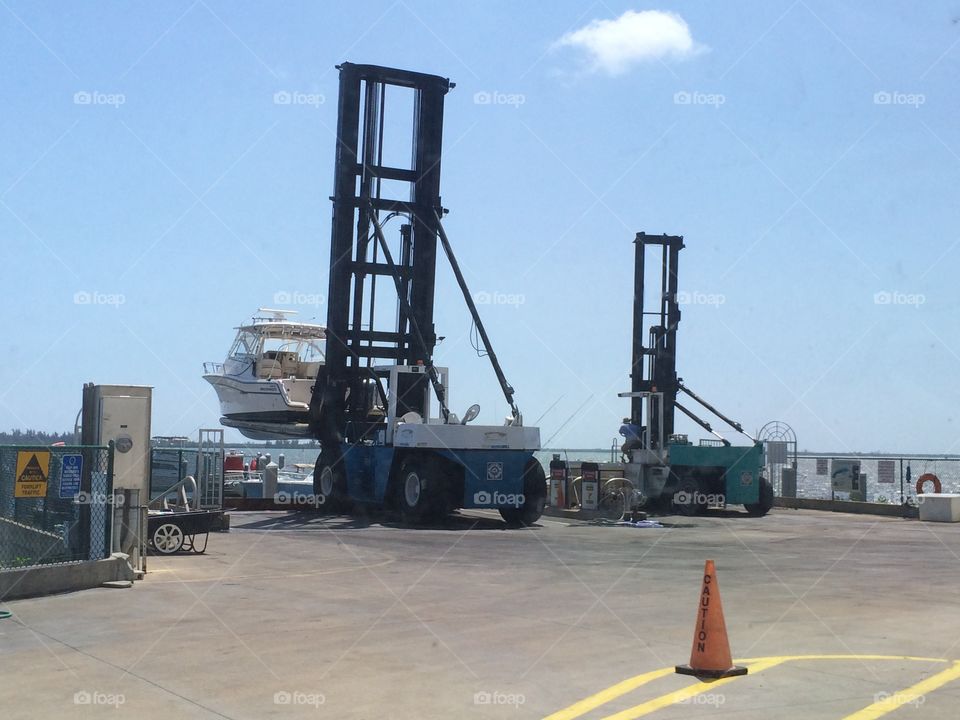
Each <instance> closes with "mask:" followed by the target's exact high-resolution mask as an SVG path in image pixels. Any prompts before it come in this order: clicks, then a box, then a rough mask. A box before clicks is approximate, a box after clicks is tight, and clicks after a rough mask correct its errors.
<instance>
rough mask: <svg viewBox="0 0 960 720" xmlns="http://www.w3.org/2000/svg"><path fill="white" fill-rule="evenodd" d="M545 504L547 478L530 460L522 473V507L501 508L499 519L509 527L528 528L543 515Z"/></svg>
mask: <svg viewBox="0 0 960 720" xmlns="http://www.w3.org/2000/svg"><path fill="white" fill-rule="evenodd" d="M546 504H547V476H546V474H544V472H543V466H542V465H541V464H540V463H539V462H538V461H537V460H530V462H528V463H527V468H526V470H524V472H523V505H521V506H520V507H518V508H501V509H500V517H502V518H503V520H504V522H505V523H507V525H508V526H509V527H529V526H531V525H533V524H534V523H535V522H536V521H537V520H539V519H540V516H541V515H543V508H544V506H545V505H546Z"/></svg>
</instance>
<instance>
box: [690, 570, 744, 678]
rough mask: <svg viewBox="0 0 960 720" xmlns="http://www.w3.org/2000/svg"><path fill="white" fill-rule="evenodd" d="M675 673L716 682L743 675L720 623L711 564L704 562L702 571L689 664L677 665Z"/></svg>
mask: <svg viewBox="0 0 960 720" xmlns="http://www.w3.org/2000/svg"><path fill="white" fill-rule="evenodd" d="M676 669H677V672H678V673H681V674H683V675H695V676H696V677H699V678H710V679H714V680H715V679H718V678H725V677H731V676H733V675H746V674H747V669H746V668H745V667H740V666H738V665H734V664H733V659H732V657H731V655H730V641H729V639H728V638H727V626H726V623H725V622H724V619H723V604H722V603H721V602H720V586H719V585H718V584H717V570H716V567H714V563H713V560H707V563H706V565H705V566H704V568H703V587H702V588H701V590H700V602H699V604H698V605H697V622H696V625H695V627H694V631H693V649H692V650H691V651H690V664H689V665H677V668H676Z"/></svg>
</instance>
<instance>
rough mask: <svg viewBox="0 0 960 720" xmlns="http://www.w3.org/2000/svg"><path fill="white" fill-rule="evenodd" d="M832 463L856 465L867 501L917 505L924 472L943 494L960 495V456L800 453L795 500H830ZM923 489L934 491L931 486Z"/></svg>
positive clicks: (831, 493) (831, 492)
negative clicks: (919, 481) (857, 464)
mask: <svg viewBox="0 0 960 720" xmlns="http://www.w3.org/2000/svg"><path fill="white" fill-rule="evenodd" d="M834 460H847V461H851V462H856V463H859V465H860V478H859V479H860V481H861V482H862V483H863V488H864V492H865V495H866V497H865V500H866V501H867V502H879V503H893V504H898V505H899V504H903V503H904V502H906V503H916V496H917V490H916V485H917V480H918V479H919V478H920V476H921V475H925V474H927V473H931V474H933V475H935V476H936V477H937V478H938V479H939V480H940V484H941V487H942V491H943V492H945V493H957V492H960V457H939V458H938V457H931V456H929V455H927V456H924V455H842V454H841V455H831V454H824V453H799V455H798V457H797V497H801V498H818V499H822V500H830V499H831V498H832V497H833V487H832V482H831V472H832V467H833V461H834ZM925 489H926V492H933V486H932V485H931V484H927V486H926V488H925Z"/></svg>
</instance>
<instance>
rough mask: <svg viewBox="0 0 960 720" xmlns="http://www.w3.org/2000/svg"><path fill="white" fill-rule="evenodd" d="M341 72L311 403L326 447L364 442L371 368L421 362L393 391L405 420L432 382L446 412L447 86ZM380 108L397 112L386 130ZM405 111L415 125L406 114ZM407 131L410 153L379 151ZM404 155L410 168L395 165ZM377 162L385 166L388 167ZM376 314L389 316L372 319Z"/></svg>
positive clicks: (376, 389)
mask: <svg viewBox="0 0 960 720" xmlns="http://www.w3.org/2000/svg"><path fill="white" fill-rule="evenodd" d="M337 68H338V70H339V71H340V92H339V107H338V120H337V149H336V161H335V176H334V194H333V197H332V198H331V200H332V201H333V223H332V232H331V240H330V267H329V273H330V280H329V290H328V293H327V329H326V332H327V350H326V361H325V363H324V365H323V367H322V370H321V372H320V374H319V375H318V377H317V382H316V384H315V386H314V388H313V393H312V397H311V402H310V424H311V431H312V433H313V434H314V436H315V437H317V438H318V439H319V440H321V442H325V443H336V442H341V441H344V440H346V441H347V442H354V441H357V440H360V439H362V438H364V437H367V436H368V435H369V433H370V432H371V431H372V428H374V427H376V426H377V423H378V422H382V418H379V419H378V418H377V417H375V415H376V411H377V408H378V407H385V405H386V398H385V397H383V386H382V383H381V377H378V373H377V371H376V370H375V368H376V367H377V365H378V364H381V365H382V364H392V365H395V364H401V365H423V366H424V368H425V372H424V373H422V374H419V375H411V376H409V377H410V380H409V383H408V384H409V387H403V388H399V399H400V404H401V408H402V412H409V411H413V412H417V413H419V414H421V415H423V416H424V417H425V416H426V407H424V406H425V403H426V402H427V401H428V399H429V395H428V392H426V391H427V390H428V387H429V384H432V385H433V388H434V392H435V393H436V394H437V396H438V400H439V403H440V408H441V412H442V414H443V415H444V417H446V413H447V410H446V400H445V398H444V397H443V388H442V385H441V384H440V382H439V379H438V375H437V373H436V371H435V370H434V368H433V352H434V346H435V344H436V341H437V339H436V334H435V331H434V323H433V310H434V282H435V274H436V256H437V236H438V230H439V226H440V216H441V215H442V214H443V209H442V206H441V202H440V157H441V143H442V135H443V103H444V97H445V95H446V94H447V92H448V91H449V90H450V89H452V88H453V87H454V84H453V83H451V82H450V81H449V80H448V79H446V78H443V77H440V76H437V75H427V74H423V73H416V72H410V71H406V70H395V69H391V68H385V67H379V66H374V65H357V64H352V63H343V64H341V65H338V66H337ZM404 94H406V97H403V95H404ZM388 101H389V102H390V103H395V106H396V107H397V113H396V114H395V115H393V116H391V117H390V119H389V122H388V121H387V119H386V113H387V112H388V106H389V103H388ZM411 106H412V109H413V111H412V118H410V117H409V116H407V112H408V109H409V108H410V107H411ZM401 110H402V112H403V114H402V115H401ZM404 116H406V117H404ZM404 122H406V123H408V125H407V127H411V128H412V138H411V140H410V143H409V145H406V148H404V147H400V148H396V147H392V146H391V147H390V148H385V135H386V136H387V137H389V138H390V139H391V140H392V139H393V138H394V137H395V128H396V126H397V125H398V124H402V123H404ZM385 128H386V129H387V132H386V133H385ZM404 144H405V143H404ZM405 153H409V155H407V157H409V158H410V160H409V162H408V163H402V162H400V163H398V162H397V161H396V158H397V157H402V156H404V155H405ZM385 157H387V158H388V159H390V161H391V163H392V165H390V166H388V165H385V164H384V158H385ZM397 165H401V166H399V167H398V166H397ZM394 217H400V218H401V220H400V221H399V223H400V224H399V227H397V229H396V231H395V232H394V233H392V234H391V236H390V237H391V238H392V239H390V240H388V236H387V230H388V229H392V228H386V229H385V226H386V225H387V223H388V222H389V221H390V220H392V219H393V218H394ZM395 227H396V226H395ZM391 244H392V245H393V246H394V250H393V251H391V250H390V245H391ZM381 276H386V282H387V283H388V287H387V290H386V292H387V295H388V296H389V297H393V296H394V295H396V296H397V299H398V303H397V304H396V305H391V306H390V308H389V312H388V311H387V309H385V308H384V307H383V305H384V302H382V301H381V302H379V303H378V301H377V279H378V278H379V277H381ZM378 307H379V308H380V310H381V313H380V314H381V315H384V316H386V317H385V318H383V317H377V313H376V310H377V308H378ZM381 375H382V374H381Z"/></svg>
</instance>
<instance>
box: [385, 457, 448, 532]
mask: <svg viewBox="0 0 960 720" xmlns="http://www.w3.org/2000/svg"><path fill="white" fill-rule="evenodd" d="M438 470H439V468H438V466H437V464H436V463H431V462H427V461H425V460H424V459H422V458H409V459H407V460H405V461H404V463H403V465H402V466H401V467H400V473H399V475H398V476H397V480H396V488H395V493H396V499H397V507H398V508H399V509H400V516H401V517H402V518H403V521H404V522H405V523H408V524H417V523H420V522H423V521H424V520H426V519H427V518H429V517H432V516H434V515H436V514H437V499H438V497H437V496H441V497H442V493H440V492H439V490H440V479H439V478H438V477H437V474H438ZM413 477H415V478H416V481H414V479H413ZM414 482H416V483H418V484H419V490H417V491H416V492H415V491H414V490H413V484H414Z"/></svg>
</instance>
